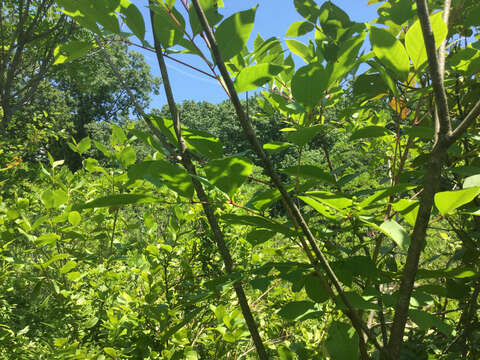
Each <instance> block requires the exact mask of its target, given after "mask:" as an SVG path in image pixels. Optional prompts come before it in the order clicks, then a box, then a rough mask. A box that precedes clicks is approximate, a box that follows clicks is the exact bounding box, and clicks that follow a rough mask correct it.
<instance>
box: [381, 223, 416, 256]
mask: <svg viewBox="0 0 480 360" xmlns="http://www.w3.org/2000/svg"><path fill="white" fill-rule="evenodd" d="M380 228H381V229H382V231H383V232H384V233H385V234H387V235H388V236H389V237H390V238H391V239H392V240H393V241H394V242H395V243H396V244H397V245H398V247H399V248H400V249H402V250H407V249H408V247H409V245H410V235H409V234H408V233H407V232H406V231H405V229H404V228H403V227H402V226H401V225H400V224H399V223H397V222H396V221H395V220H387V221H385V222H384V223H383V224H382V225H380Z"/></svg>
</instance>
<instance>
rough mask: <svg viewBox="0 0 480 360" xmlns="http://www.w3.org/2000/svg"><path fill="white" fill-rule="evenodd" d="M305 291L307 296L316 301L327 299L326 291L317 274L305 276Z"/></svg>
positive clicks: (320, 301)
mask: <svg viewBox="0 0 480 360" xmlns="http://www.w3.org/2000/svg"><path fill="white" fill-rule="evenodd" d="M305 291H306V292H307V295H308V297H309V298H310V299H312V300H313V301H315V302H316V303H322V302H324V301H326V300H328V293H327V292H326V290H325V289H324V287H323V284H322V281H321V280H320V278H319V277H318V276H314V275H307V276H305Z"/></svg>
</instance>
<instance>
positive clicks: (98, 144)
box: [93, 137, 113, 158]
mask: <svg viewBox="0 0 480 360" xmlns="http://www.w3.org/2000/svg"><path fill="white" fill-rule="evenodd" d="M110 139H112V137H110ZM93 143H94V144H95V147H96V148H97V149H98V150H100V151H101V152H102V154H103V155H105V156H106V157H107V158H111V157H113V154H112V152H111V151H110V150H108V149H107V147H106V146H105V145H103V144H102V143H101V142H99V141H97V140H93Z"/></svg>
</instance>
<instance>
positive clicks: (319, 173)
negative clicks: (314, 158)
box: [282, 165, 335, 185]
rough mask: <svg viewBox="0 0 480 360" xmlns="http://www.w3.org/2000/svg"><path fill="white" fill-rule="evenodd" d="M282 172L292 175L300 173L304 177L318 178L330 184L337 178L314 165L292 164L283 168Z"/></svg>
mask: <svg viewBox="0 0 480 360" xmlns="http://www.w3.org/2000/svg"><path fill="white" fill-rule="evenodd" d="M282 172H284V173H285V174H288V175H290V176H297V175H298V176H299V177H302V178H310V179H316V180H321V181H324V182H326V183H328V184H332V185H333V184H335V178H334V177H333V176H332V175H330V174H329V173H328V172H326V171H324V170H322V169H321V168H319V167H318V166H314V165H300V166H290V167H288V168H286V169H284V170H282Z"/></svg>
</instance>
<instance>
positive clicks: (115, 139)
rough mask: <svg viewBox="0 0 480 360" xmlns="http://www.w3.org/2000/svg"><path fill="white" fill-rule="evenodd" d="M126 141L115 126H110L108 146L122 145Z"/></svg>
mask: <svg viewBox="0 0 480 360" xmlns="http://www.w3.org/2000/svg"><path fill="white" fill-rule="evenodd" d="M126 141H127V135H125V132H124V131H123V130H122V128H121V127H120V126H118V125H117V124H112V135H111V136H110V145H112V146H115V145H122V144H124V143H125V142H126Z"/></svg>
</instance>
